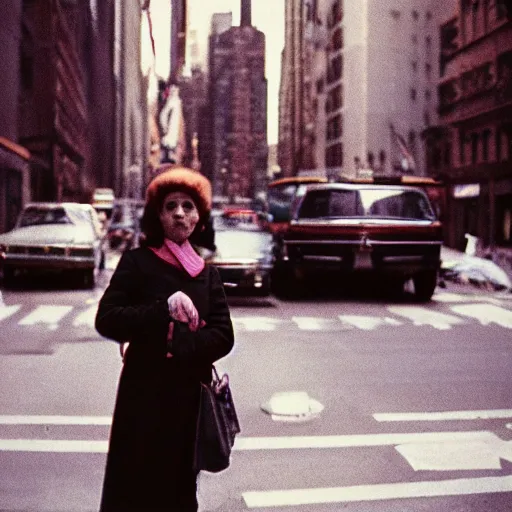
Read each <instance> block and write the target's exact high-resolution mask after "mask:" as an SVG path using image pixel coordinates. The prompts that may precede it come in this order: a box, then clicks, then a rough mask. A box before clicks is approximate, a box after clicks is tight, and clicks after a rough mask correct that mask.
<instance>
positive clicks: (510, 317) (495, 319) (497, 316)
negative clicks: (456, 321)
mask: <svg viewBox="0 0 512 512" xmlns="http://www.w3.org/2000/svg"><path fill="white" fill-rule="evenodd" d="M451 309H452V311H453V312H455V313H457V314H458V315H463V316H469V317H471V318H475V319H476V320H478V321H479V322H480V323H481V324H482V325H489V324H493V323H494V324H498V325H499V326H501V327H505V328H506V329H512V311H509V310H508V309H505V308H500V307H499V306H493V305H490V304H464V305H460V306H452V307H451Z"/></svg>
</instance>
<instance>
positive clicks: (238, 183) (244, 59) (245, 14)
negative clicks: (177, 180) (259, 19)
mask: <svg viewBox="0 0 512 512" xmlns="http://www.w3.org/2000/svg"><path fill="white" fill-rule="evenodd" d="M209 51H210V66H209V80H210V98H209V103H210V105H211V108H212V111H211V115H212V117H211V119H212V121H211V133H212V138H211V148H212V162H211V173H209V174H210V176H211V178H212V181H213V191H214V195H219V196H226V195H227V196H230V197H248V198H252V197H255V195H256V194H257V193H258V192H260V191H262V190H263V189H264V186H265V181H266V172H267V155H268V146H267V80H266V78H265V35H264V34H263V32H261V31H259V30H257V29H256V28H255V27H253V26H252V25H251V2H250V0H242V3H241V20H240V26H234V27H231V28H229V29H228V30H226V31H224V32H222V33H219V34H216V35H215V37H212V38H210V49H209Z"/></svg>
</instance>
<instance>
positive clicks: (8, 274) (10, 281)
mask: <svg viewBox="0 0 512 512" xmlns="http://www.w3.org/2000/svg"><path fill="white" fill-rule="evenodd" d="M14 279H15V277H14V269H13V268H11V267H4V270H3V278H2V286H3V287H4V288H11V287H12V286H13V285H14Z"/></svg>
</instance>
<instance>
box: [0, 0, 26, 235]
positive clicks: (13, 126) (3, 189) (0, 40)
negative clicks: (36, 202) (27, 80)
mask: <svg viewBox="0 0 512 512" xmlns="http://www.w3.org/2000/svg"><path fill="white" fill-rule="evenodd" d="M0 18H1V19H2V24H1V26H0V44H1V47H2V59H0V76H2V80H1V81H0V233H3V232H4V231H8V230H9V229H11V228H12V227H13V226H14V222H15V221H16V218H17V216H18V213H19V211H20V210H21V207H22V205H23V204H24V203H25V202H26V201H27V200H29V198H30V182H29V179H30V174H29V164H28V162H29V158H30V153H29V152H28V151H27V150H26V148H24V147H22V146H20V145H19V144H17V141H18V95H19V92H20V50H21V45H20V37H21V20H22V1H21V0H5V1H4V2H2V3H1V5H0ZM16 27H19V29H18V30H16V29H15V28H16Z"/></svg>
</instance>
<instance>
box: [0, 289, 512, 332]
mask: <svg viewBox="0 0 512 512" xmlns="http://www.w3.org/2000/svg"><path fill="white" fill-rule="evenodd" d="M447 295H448V296H449V294H447ZM481 300H483V299H481ZM489 301H490V299H489ZM489 301H488V302H479V303H477V304H475V303H471V304H469V303H468V302H469V299H467V300H466V301H465V302H466V303H464V304H458V305H451V304H449V303H450V302H452V301H451V299H450V300H447V301H446V304H447V305H449V307H450V309H451V311H452V312H453V313H456V314H457V315H459V316H454V315H450V314H446V313H441V312H437V311H433V310H431V309H429V308H426V307H421V306H388V307H387V310H388V311H389V312H390V313H392V314H394V315H396V316H398V317H399V318H395V317H391V316H378V315H375V316H374V315H338V316H337V317H336V316H334V317H310V316H292V317H291V318H289V319H286V318H284V319H283V318H275V317H271V316H250V317H247V316H240V317H237V316H233V317H232V320H233V324H234V326H235V329H243V330H244V331H247V332H273V331H276V330H277V329H279V328H280V327H281V326H283V325H286V324H288V325H289V324H290V323H291V322H293V323H294V324H295V325H296V326H297V328H298V329H299V330H303V331H318V332H320V331H330V330H338V331H340V330H344V329H345V330H350V329H355V328H357V329H361V330H364V331H372V330H375V329H377V328H379V327H381V326H387V325H388V326H403V325H404V317H405V318H407V319H408V320H410V321H412V322H413V323H414V324H415V325H418V326H424V325H426V326H428V325H430V326H431V327H434V328H436V329H440V330H448V329H451V328H452V327H453V326H454V325H460V324H464V323H467V322H468V320H467V319H468V317H469V318H472V319H475V320H477V321H479V322H480V323H482V324H483V325H488V324H489V323H496V324H498V325H499V326H501V327H504V328H508V329H511V328H512V311H509V310H507V309H505V308H504V307H499V305H495V304H489ZM454 302H455V301H454ZM461 302H464V300H461ZM496 304H501V303H500V302H499V301H496ZM88 306H89V307H88V308H87V309H85V310H83V309H81V308H80V309H78V308H74V307H73V306H64V305H60V306H54V305H40V306H37V307H36V308H34V309H32V310H31V311H30V312H29V313H28V314H26V316H25V317H24V318H22V320H20V321H19V322H18V325H20V326H27V325H35V324H43V325H46V326H47V327H48V328H49V329H52V330H55V329H57V328H58V327H59V322H60V321H61V320H62V319H63V318H64V317H65V316H68V317H69V316H70V313H71V312H72V311H73V310H74V309H77V312H75V317H74V318H73V320H72V321H71V324H72V326H73V327H82V326H83V327H89V328H91V329H94V320H95V316H96V311H97V301H96V300H94V304H91V303H89V304H88ZM22 308H23V306H22V305H19V304H16V305H10V306H6V305H1V304H0V322H1V321H3V320H6V319H8V318H9V317H11V316H13V315H14V314H15V313H17V312H19V311H22ZM400 317H401V318H400Z"/></svg>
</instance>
